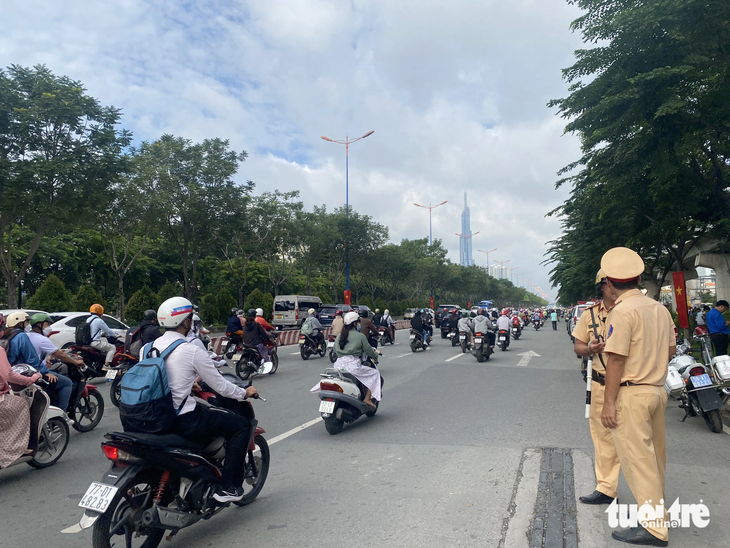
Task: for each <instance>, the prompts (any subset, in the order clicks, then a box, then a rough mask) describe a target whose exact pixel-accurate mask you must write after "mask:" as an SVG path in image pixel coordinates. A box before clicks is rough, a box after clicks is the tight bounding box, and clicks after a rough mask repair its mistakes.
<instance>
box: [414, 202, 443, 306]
mask: <svg viewBox="0 0 730 548" xmlns="http://www.w3.org/2000/svg"><path fill="white" fill-rule="evenodd" d="M447 202H448V200H444V201H443V202H441V203H440V204H436V205H431V202H428V205H427V206H425V205H421V204H416V203H414V204H413V205H414V206H416V207H422V208H423V209H428V247H431V246H432V245H433V228H432V224H431V212H432V211H433V210H434V209H436V208H437V207H441V206H442V205H444V204H445V203H447ZM433 304H434V303H433V281H432V282H431V299H430V300H429V306H430V308H433Z"/></svg>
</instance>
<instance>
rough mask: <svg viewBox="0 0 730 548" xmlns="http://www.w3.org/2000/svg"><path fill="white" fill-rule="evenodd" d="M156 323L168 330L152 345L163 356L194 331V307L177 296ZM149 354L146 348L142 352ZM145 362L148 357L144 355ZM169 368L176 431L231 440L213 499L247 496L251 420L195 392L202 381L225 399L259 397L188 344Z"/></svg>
mask: <svg viewBox="0 0 730 548" xmlns="http://www.w3.org/2000/svg"><path fill="white" fill-rule="evenodd" d="M157 320H158V321H159V323H160V326H161V327H162V328H163V329H164V330H165V332H164V334H163V335H162V336H161V337H160V338H158V339H156V340H155V341H154V342H153V343H152V346H153V347H154V348H156V349H157V350H158V351H159V352H163V351H164V350H165V349H166V348H167V347H168V346H170V344H172V343H173V342H174V341H176V340H178V339H183V340H184V339H185V338H186V337H187V335H188V334H189V333H190V332H191V331H192V329H193V305H192V303H191V302H190V301H189V300H187V299H185V298H183V297H172V298H171V299H167V300H166V301H165V302H163V303H162V304H161V305H160V308H159V310H158V311H157ZM142 353H144V349H143V350H142ZM140 357H141V358H142V357H143V356H140ZM165 370H166V371H167V379H168V383H169V386H170V392H172V402H173V406H174V407H175V409H180V412H179V413H178V416H177V418H176V419H175V422H174V423H173V425H172V429H171V431H172V432H173V433H175V434H177V435H179V436H182V437H183V438H186V439H189V440H191V441H194V442H196V443H200V444H203V445H207V444H209V443H210V442H212V441H213V440H214V439H216V438H217V437H219V436H224V437H225V439H226V459H225V463H224V465H223V474H222V477H221V480H220V483H219V485H217V486H216V491H215V493H214V494H213V498H214V499H215V500H217V501H218V502H221V503H225V502H236V501H239V500H241V499H242V498H243V489H242V488H241V486H242V484H243V473H244V458H245V455H246V451H247V450H248V441H249V435H250V429H251V422H250V421H249V419H247V418H246V417H243V416H241V415H236V414H232V413H221V412H217V411H212V410H210V409H208V408H206V407H204V406H201V405H198V404H197V403H196V401H195V399H194V398H190V397H189V396H190V391H191V389H192V388H193V384H194V383H195V381H196V379H197V378H198V377H200V378H201V379H202V380H203V381H205V383H206V384H207V385H208V386H210V388H211V389H212V390H213V391H215V392H216V394H219V395H220V396H223V397H226V398H231V399H234V400H239V401H241V400H245V399H247V398H250V397H252V396H255V395H257V394H258V391H257V390H256V388H254V387H253V386H249V387H248V388H246V389H245V390H244V389H243V388H240V387H238V386H236V385H235V384H232V383H230V382H228V381H227V380H225V379H224V378H223V377H222V376H221V374H220V373H219V372H218V370H217V369H216V367H215V364H214V363H213V361H212V360H211V359H210V356H209V355H208V353H207V352H204V351H203V350H201V349H200V348H199V347H198V346H196V345H193V344H190V343H183V344H181V345H179V346H178V347H177V348H175V349H174V350H173V351H172V352H171V353H170V355H169V356H168V357H167V359H166V360H165Z"/></svg>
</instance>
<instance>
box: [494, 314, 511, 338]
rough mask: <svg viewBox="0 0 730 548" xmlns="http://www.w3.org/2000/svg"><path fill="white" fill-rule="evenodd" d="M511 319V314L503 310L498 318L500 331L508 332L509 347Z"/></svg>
mask: <svg viewBox="0 0 730 548" xmlns="http://www.w3.org/2000/svg"><path fill="white" fill-rule="evenodd" d="M510 323H511V322H510V319H509V312H508V311H507V310H506V309H505V310H502V315H501V316H500V317H499V318H497V329H499V330H500V331H506V332H507V345H508V346H509V338H510Z"/></svg>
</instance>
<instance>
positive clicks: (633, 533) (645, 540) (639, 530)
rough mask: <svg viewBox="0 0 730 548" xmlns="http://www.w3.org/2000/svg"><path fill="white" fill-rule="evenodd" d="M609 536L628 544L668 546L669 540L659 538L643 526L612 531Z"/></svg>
mask: <svg viewBox="0 0 730 548" xmlns="http://www.w3.org/2000/svg"><path fill="white" fill-rule="evenodd" d="M611 536H612V537H613V538H615V539H616V540H618V541H621V542H627V543H628V544H643V545H644V546H669V541H666V540H661V539H658V538H656V537H655V536H654V535H652V534H651V533H650V532H649V531H647V530H646V529H644V528H643V527H641V526H639V527H632V528H631V529H624V530H623V531H614V532H613V533H611Z"/></svg>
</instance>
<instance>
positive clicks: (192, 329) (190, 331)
mask: <svg viewBox="0 0 730 548" xmlns="http://www.w3.org/2000/svg"><path fill="white" fill-rule="evenodd" d="M185 338H186V339H194V338H195V325H194V323H193V322H190V329H188V334H187V335H186V336H185Z"/></svg>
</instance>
